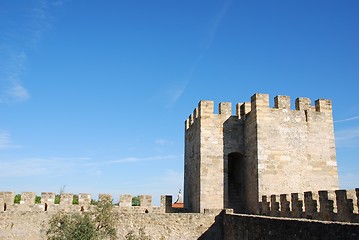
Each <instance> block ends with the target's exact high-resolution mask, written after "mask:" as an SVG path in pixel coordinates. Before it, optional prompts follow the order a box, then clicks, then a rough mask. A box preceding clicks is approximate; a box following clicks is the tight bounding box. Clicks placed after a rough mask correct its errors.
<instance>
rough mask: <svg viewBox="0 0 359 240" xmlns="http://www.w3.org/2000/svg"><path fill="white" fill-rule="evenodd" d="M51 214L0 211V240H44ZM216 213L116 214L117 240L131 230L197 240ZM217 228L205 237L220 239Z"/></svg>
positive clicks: (153, 236)
mask: <svg viewBox="0 0 359 240" xmlns="http://www.w3.org/2000/svg"><path fill="white" fill-rule="evenodd" d="M53 214H54V212H0V239H3V240H23V239H31V240H45V239H46V229H47V227H48V221H49V220H50V218H51V216H52V215H53ZM216 216H217V213H208V214H199V213H198V214H195V213H147V214H146V213H120V212H118V213H117V219H118V221H117V224H116V228H117V234H118V236H119V238H118V239H121V240H122V239H125V235H126V234H127V233H128V232H129V231H131V230H133V231H134V233H135V234H137V233H138V229H140V228H143V229H144V231H145V233H146V234H147V235H149V236H151V237H152V239H164V240H165V239H171V240H182V239H199V238H200V237H201V236H202V235H206V231H207V230H208V229H209V228H211V226H212V225H213V224H214V223H215V218H216ZM221 236H222V232H221V229H220V228H216V231H212V232H211V234H210V235H208V237H209V238H205V239H221Z"/></svg>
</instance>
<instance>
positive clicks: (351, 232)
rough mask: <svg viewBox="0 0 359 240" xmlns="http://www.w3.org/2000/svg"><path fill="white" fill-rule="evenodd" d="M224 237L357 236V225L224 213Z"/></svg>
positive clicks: (295, 238)
mask: <svg viewBox="0 0 359 240" xmlns="http://www.w3.org/2000/svg"><path fill="white" fill-rule="evenodd" d="M223 232H224V237H223V239H224V240H232V239H244V240H254V239H266V240H277V239H293V240H302V239H309V240H310V239H313V240H317V239H328V240H329V239H333V240H334V239H346V240H357V239H359V224H355V223H336V222H324V221H314V220H306V219H288V218H275V217H266V216H256V215H245V214H225V215H224V221H223Z"/></svg>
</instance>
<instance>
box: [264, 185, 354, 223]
mask: <svg viewBox="0 0 359 240" xmlns="http://www.w3.org/2000/svg"><path fill="white" fill-rule="evenodd" d="M259 214H263V215H269V216H275V217H290V218H307V219H315V220H324V221H340V222H357V223H359V188H356V189H355V190H335V191H324V190H323V191H318V192H304V193H291V194H279V195H276V194H273V195H270V196H269V197H268V196H266V195H263V196H262V201H261V202H259Z"/></svg>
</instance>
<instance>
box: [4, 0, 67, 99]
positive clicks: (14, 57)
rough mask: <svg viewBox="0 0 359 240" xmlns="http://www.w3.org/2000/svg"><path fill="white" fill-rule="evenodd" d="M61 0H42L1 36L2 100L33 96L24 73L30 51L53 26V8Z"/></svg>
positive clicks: (59, 3)
mask: <svg viewBox="0 0 359 240" xmlns="http://www.w3.org/2000/svg"><path fill="white" fill-rule="evenodd" d="M63 3H64V1H60V0H53V1H49V0H38V1H36V2H35V3H34V4H33V5H32V8H31V9H25V10H26V11H28V13H29V14H27V15H26V16H28V17H27V18H26V21H23V22H21V21H20V20H19V21H18V22H16V23H15V26H16V27H11V28H10V27H8V30H7V31H6V32H5V33H4V37H2V38H1V39H0V49H1V50H2V53H3V54H2V56H0V103H11V102H22V101H27V100H29V99H30V93H29V91H28V90H27V89H26V88H25V86H24V84H23V81H22V79H21V78H22V75H23V73H24V71H25V67H26V64H25V63H26V60H27V55H26V51H27V50H28V49H29V48H30V49H31V48H33V47H35V46H36V45H37V44H38V42H39V41H40V39H41V38H42V36H43V34H44V33H45V32H46V31H48V30H49V29H51V27H52V24H51V23H52V22H53V16H52V12H51V8H54V7H57V6H61V5H63Z"/></svg>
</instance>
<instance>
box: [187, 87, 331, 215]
mask: <svg viewBox="0 0 359 240" xmlns="http://www.w3.org/2000/svg"><path fill="white" fill-rule="evenodd" d="M274 100H275V104H274V107H273V108H271V107H270V106H269V96H268V95H267V94H255V95H253V96H252V98H251V102H250V103H244V104H237V105H236V114H235V115H232V108H231V103H228V102H224V103H220V104H219V109H218V114H217V113H214V102H213V101H200V103H199V105H198V108H196V109H195V111H194V112H193V114H191V116H190V117H189V119H187V121H186V132H185V138H186V140H185V141H186V142H185V183H184V185H185V189H184V195H185V206H186V207H187V208H188V209H189V210H191V211H194V212H203V210H204V209H205V208H212V209H215V208H217V209H221V208H233V209H234V210H235V211H236V212H249V213H255V212H257V207H258V206H257V202H258V201H259V198H260V196H261V195H268V194H273V193H278V194H280V193H285V192H296V191H297V192H304V191H317V190H320V189H329V190H333V189H337V188H338V173H337V165H336V153H335V141H334V125H333V118H332V105H331V101H330V100H323V99H320V100H317V101H316V102H315V106H312V105H311V101H310V100H309V99H307V98H298V99H297V100H296V104H295V105H296V106H295V110H292V109H291V106H290V98H289V97H288V96H277V97H276V98H275V99H274Z"/></svg>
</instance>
